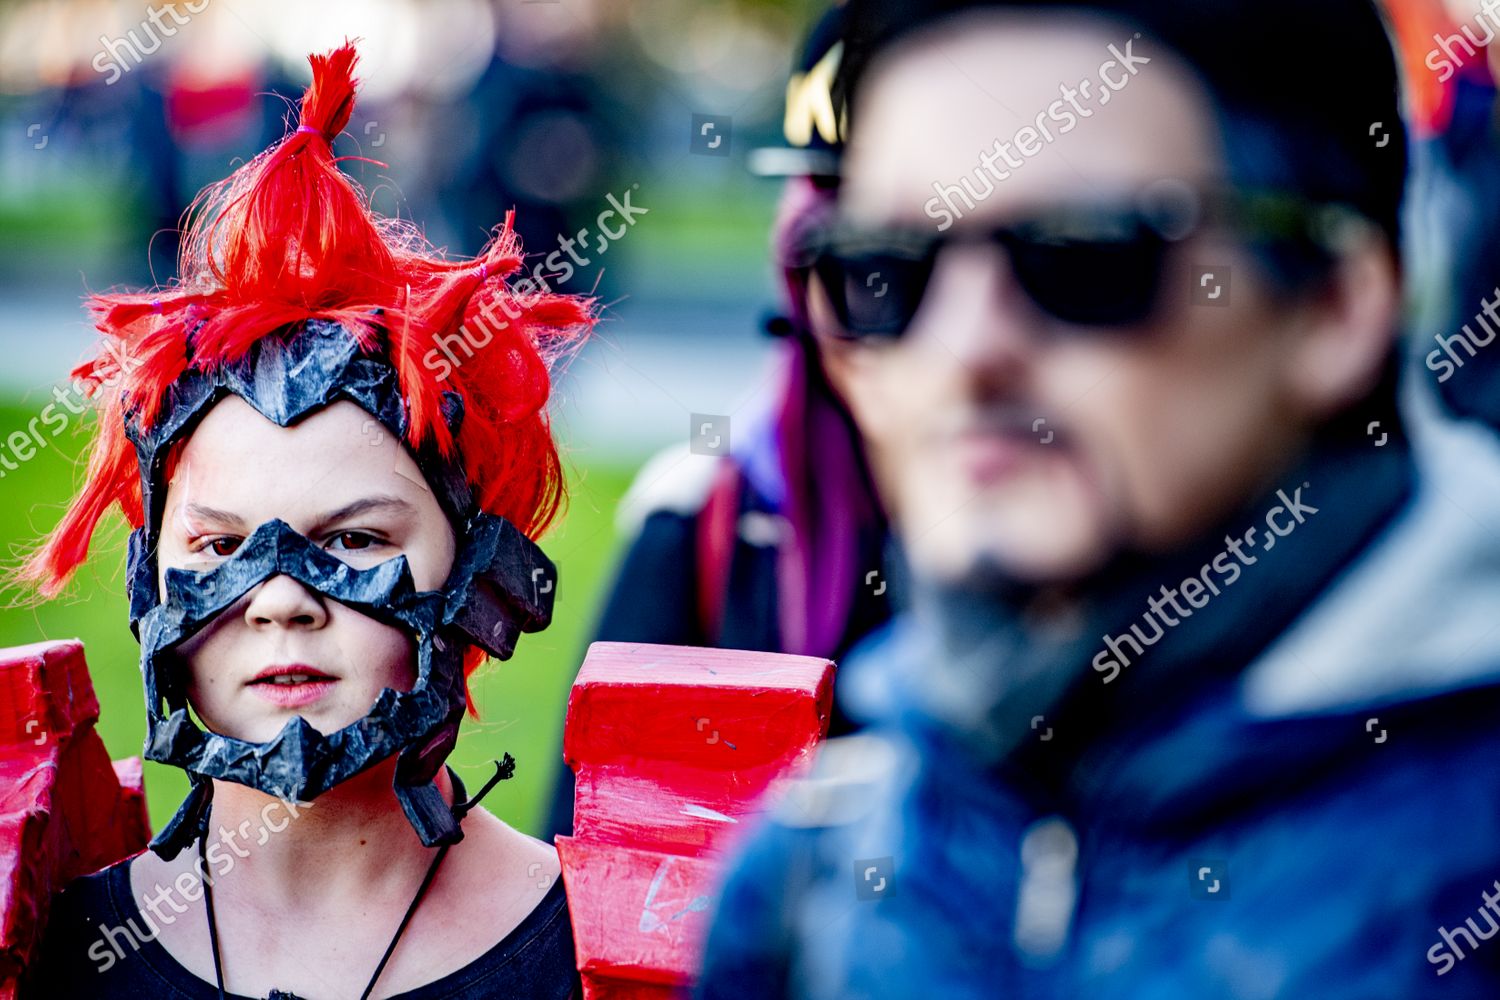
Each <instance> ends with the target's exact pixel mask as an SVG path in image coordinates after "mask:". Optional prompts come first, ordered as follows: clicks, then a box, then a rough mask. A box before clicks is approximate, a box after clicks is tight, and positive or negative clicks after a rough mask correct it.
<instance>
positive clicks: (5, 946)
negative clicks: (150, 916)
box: [0, 639, 151, 1000]
mask: <svg viewBox="0 0 1500 1000" xmlns="http://www.w3.org/2000/svg"><path fill="white" fill-rule="evenodd" d="M98 718H99V702H98V700H97V699H96V698H95V697H94V686H93V684H92V683H90V681H89V670H88V665H87V664H86V663H85V662H84V659H83V644H82V643H80V642H78V641H77V640H76V639H74V640H69V641H66V642H43V643H37V644H36V645H32V646H18V647H16V648H14V649H0V1000H13V998H14V997H15V994H16V987H17V978H18V977H19V975H20V971H21V969H22V968H23V967H24V966H25V964H26V962H27V960H29V959H30V958H31V956H32V954H33V953H34V951H35V949H36V945H37V942H38V939H39V938H40V936H41V933H42V931H43V929H44V928H45V927H46V922H47V908H48V905H49V904H50V902H51V900H52V895H53V893H55V892H57V891H58V890H60V889H61V888H62V887H63V886H64V885H66V884H67V883H68V882H69V881H70V880H72V879H73V878H76V877H77V876H79V875H85V874H88V873H89V872H94V871H98V870H99V869H101V868H104V867H105V866H107V865H110V864H113V863H114V862H116V861H119V860H120V859H121V858H125V857H129V856H130V855H132V854H135V853H137V852H139V851H141V850H143V849H144V848H145V846H146V842H147V841H148V840H149V839H150V837H151V828H150V821H149V820H148V819H147V817H146V800H145V795H144V794H143V792H142V787H141V761H140V758H138V757H132V758H130V759H129V760H123V761H115V762H114V763H111V762H110V759H109V754H108V753H106V752H105V750H104V743H103V742H102V741H101V740H100V739H99V734H98V733H96V732H95V731H94V723H95V722H96V721H98Z"/></svg>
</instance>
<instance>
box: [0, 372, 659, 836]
mask: <svg viewBox="0 0 1500 1000" xmlns="http://www.w3.org/2000/svg"><path fill="white" fill-rule="evenodd" d="M47 401H48V398H47V396H46V394H44V393H35V394H32V395H31V396H30V397H28V398H27V399H24V400H23V399H18V398H16V397H14V396H11V397H6V398H0V441H3V440H4V439H5V438H7V437H9V435H10V434H11V433H12V432H13V431H15V430H19V429H24V428H25V427H26V425H27V422H28V421H30V420H31V419H32V418H34V417H35V416H36V415H37V414H38V412H39V411H40V410H41V408H42V407H43V406H44V405H45V404H46V402H47ZM84 443H85V442H84V438H83V436H82V429H81V428H78V429H70V431H68V432H64V433H63V434H62V435H61V436H60V437H58V438H57V439H55V440H53V441H51V442H50V447H48V448H47V449H46V450H44V451H41V452H39V453H38V454H37V455H36V456H35V457H34V458H33V459H31V461H29V462H27V463H25V464H22V465H21V466H20V468H19V469H17V470H16V471H9V470H5V469H3V468H0V474H3V475H0V544H3V546H4V548H3V549H0V551H3V552H5V553H7V554H8V555H9V556H10V558H9V559H8V560H7V566H8V567H13V566H14V563H15V562H16V559H15V554H16V553H17V552H18V551H19V550H20V549H21V547H23V546H26V547H29V545H30V544H31V543H32V542H34V541H35V540H36V539H37V538H39V537H40V535H41V533H42V532H44V531H46V530H47V529H49V528H50V527H51V526H52V525H53V524H54V523H55V522H56V521H57V519H58V517H59V516H60V515H61V511H62V505H63V503H64V502H65V501H66V500H67V499H68V498H69V497H71V496H72V493H73V489H74V486H75V475H76V474H77V473H81V471H82V470H81V467H78V466H77V455H78V453H79V451H80V449H81V448H82V446H83V444H84ZM6 454H7V457H8V456H9V455H10V452H9V449H6ZM632 473H633V470H632V469H629V468H620V467H609V466H605V467H600V466H590V467H588V468H579V469H575V470H573V472H572V474H571V476H570V480H571V488H572V502H571V504H570V506H569V509H568V512H567V515H566V517H565V518H563V519H561V520H560V521H559V523H558V525H557V526H556V527H555V528H554V529H553V531H552V532H551V533H550V534H549V535H548V536H547V537H546V538H544V539H543V540H542V547H543V548H544V549H545V550H546V551H547V553H548V555H549V556H551V557H552V559H553V561H554V562H556V563H557V566H558V575H559V585H558V592H557V604H556V610H555V613H554V618H553V624H552V626H551V628H549V629H548V630H547V631H545V632H542V633H539V634H536V635H527V636H523V637H522V639H521V642H520V645H519V646H518V648H517V650H516V655H515V656H514V657H513V658H512V659H510V660H509V661H507V662H505V663H499V662H494V663H491V664H489V665H487V666H486V667H484V668H481V670H480V672H479V673H478V674H477V675H476V676H475V677H474V679H473V684H472V692H473V697H474V701H475V703H476V705H477V706H478V709H479V713H480V717H479V719H478V720H473V719H470V720H468V721H467V722H466V723H465V726H464V732H463V734H462V735H461V737H460V739H459V743H458V749H457V750H456V751H455V753H454V755H453V758H452V763H453V765H454V766H455V767H456V768H457V769H458V772H459V774H460V775H461V776H462V777H463V779H464V781H465V783H466V784H468V786H469V787H470V788H471V789H473V788H476V787H477V786H478V785H480V784H482V783H483V781H484V780H485V778H486V777H487V776H488V775H489V774H490V773H492V768H491V767H490V766H489V763H488V762H489V761H490V760H492V759H494V758H497V757H499V756H500V755H501V754H502V753H504V752H505V751H510V753H512V754H513V755H514V756H515V758H516V761H517V766H516V775H515V778H514V779H512V780H511V781H507V782H502V783H501V784H500V785H498V786H496V788H495V790H494V791H493V792H492V793H491V794H490V796H489V797H488V798H487V799H486V800H485V806H486V807H487V808H489V809H490V810H491V811H492V812H495V813H496V814H497V815H499V816H501V817H502V818H504V819H505V820H506V821H508V822H510V823H512V824H513V825H515V826H517V827H519V828H520V829H522V830H525V831H527V832H532V833H534V832H537V831H538V830H539V828H540V825H541V819H542V817H543V816H544V815H545V810H546V808H547V800H548V799H549V797H550V794H551V788H552V782H553V780H554V773H555V770H556V768H557V767H558V766H560V763H561V739H562V725H563V715H564V712H565V709H566V705H567V694H568V688H569V685H570V684H571V683H572V680H573V675H574V673H575V672H576V671H577V669H578V664H579V663H580V662H581V659H582V655H583V650H584V645H585V643H586V642H587V641H588V638H589V633H590V631H591V629H592V628H593V622H594V614H595V609H596V608H597V606H598V602H599V599H600V596H601V591H602V589H603V587H604V586H605V585H606V584H607V583H608V580H609V573H610V568H611V566H612V564H613V561H614V557H615V549H616V544H617V543H616V539H615V533H614V525H613V514H614V509H615V505H616V502H617V501H618V500H619V497H620V496H621V495H622V494H623V493H624V491H625V487H626V486H627V485H629V482H630V478H631V475H632ZM125 537H126V528H125V523H124V521H123V519H121V518H119V517H114V518H113V519H112V522H111V523H110V525H109V527H108V528H107V529H105V530H103V531H101V532H100V534H99V535H98V536H96V539H95V544H94V549H93V553H92V557H91V558H90V560H89V562H88V564H87V565H85V566H84V567H83V569H82V570H80V572H79V575H78V578H77V579H76V580H75V582H74V584H73V585H72V586H71V587H70V588H69V590H68V592H67V594H65V595H64V596H63V597H62V598H59V599H58V600H56V601H52V602H50V603H47V604H43V605H40V606H31V607H0V647H7V646H19V645H23V644H26V643H31V642H39V641H41V640H44V639H67V638H75V637H76V638H79V639H82V640H83V643H84V651H85V654H86V655H87V657H88V662H89V670H90V672H91V674H92V675H93V679H94V688H95V690H96V691H97V692H98V696H99V705H100V719H99V733H100V735H101V736H102V737H103V739H104V743H105V746H106V747H108V748H109V752H110V755H111V756H113V757H116V758H119V757H131V756H137V755H139V754H140V752H141V745H142V742H143V741H144V738H145V731H146V725H145V708H144V703H143V698H142V693H141V679H140V669H139V660H140V647H139V646H138V645H137V644H136V641H135V639H134V638H133V637H132V636H131V634H130V628H129V625H128V623H127V618H126V602H125V596H124V585H123V580H124V563H125ZM6 596H7V597H14V594H13V592H7V594H6ZM7 603H11V602H9V601H8V602H7ZM145 775H146V797H147V800H148V803H149V805H150V810H151V821H152V824H153V826H154V827H155V828H156V829H160V828H161V826H162V825H163V824H164V823H165V822H166V821H167V820H168V819H169V818H170V817H171V815H172V813H173V811H174V810H175V809H176V808H177V805H178V804H179V803H180V802H181V801H182V797H183V796H184V795H185V794H186V792H187V779H186V777H185V776H184V775H183V773H182V772H181V771H178V770H177V769H175V768H171V767H165V766H162V765H159V764H152V763H147V764H146V766H145Z"/></svg>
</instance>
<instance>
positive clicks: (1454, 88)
mask: <svg viewBox="0 0 1500 1000" xmlns="http://www.w3.org/2000/svg"><path fill="white" fill-rule="evenodd" d="M1385 5H1386V7H1387V9H1388V10H1389V11H1390V16H1391V22H1392V27H1393V29H1394V31H1395V34H1396V36H1397V38H1398V40H1399V42H1400V44H1401V50H1402V54H1403V56H1404V60H1403V61H1404V66H1405V79H1406V83H1407V103H1408V107H1409V109H1410V114H1411V118H1412V132H1413V140H1414V141H1413V143H1412V160H1413V168H1414V169H1413V185H1412V192H1411V207H1410V210H1409V218H1410V220H1411V230H1412V232H1411V235H1410V239H1409V245H1410V246H1411V247H1412V248H1413V250H1414V251H1415V252H1414V253H1413V254H1412V258H1413V264H1414V266H1413V269H1412V270H1413V274H1412V276H1411V277H1412V281H1413V283H1414V284H1415V287H1414V289H1413V294H1412V296H1411V298H1412V300H1413V305H1414V307H1415V308H1414V310H1413V313H1414V315H1413V321H1412V333H1413V336H1412V338H1411V350H1412V354H1413V357H1414V358H1415V361H1416V373H1417V374H1418V376H1419V377H1420V378H1421V379H1422V380H1423V381H1425V382H1427V383H1428V384H1429V385H1431V386H1434V387H1435V388H1436V390H1437V396H1438V398H1440V399H1441V400H1442V401H1443V402H1444V403H1445V404H1446V405H1447V406H1448V407H1449V409H1450V410H1451V411H1452V412H1454V413H1456V414H1459V415H1461V416H1465V417H1474V418H1477V419H1480V420H1483V421H1485V422H1487V423H1489V424H1490V425H1491V426H1500V351H1495V350H1494V347H1493V341H1494V340H1495V338H1496V337H1497V336H1500V318H1497V317H1496V315H1495V312H1494V310H1495V308H1496V306H1497V305H1500V101H1497V91H1496V88H1495V67H1496V65H1497V64H1500V63H1497V55H1496V53H1497V52H1500V46H1495V45H1494V44H1493V42H1494V39H1495V38H1496V37H1497V36H1500V8H1497V7H1496V5H1495V4H1494V3H1493V2H1488V0H1483V2H1482V0H1386V4H1385ZM1372 129H1373V136H1374V139H1375V141H1379V136H1380V130H1379V129H1375V128H1374V127H1373V125H1372Z"/></svg>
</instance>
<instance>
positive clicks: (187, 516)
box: [182, 503, 245, 534]
mask: <svg viewBox="0 0 1500 1000" xmlns="http://www.w3.org/2000/svg"><path fill="white" fill-rule="evenodd" d="M182 516H183V520H184V521H185V522H187V523H188V524H189V525H190V528H189V532H188V533H189V534H192V533H194V532H196V531H197V529H198V525H197V522H199V521H211V522H213V523H214V524H217V525H219V526H220V527H225V528H240V527H244V523H245V522H244V521H243V520H242V519H241V518H240V516H239V515H238V514H233V513H230V512H229V511H227V510H220V509H219V508H217V507H210V506H208V505H207V504H201V503H186V504H183V506H182Z"/></svg>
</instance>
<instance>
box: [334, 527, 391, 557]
mask: <svg viewBox="0 0 1500 1000" xmlns="http://www.w3.org/2000/svg"><path fill="white" fill-rule="evenodd" d="M378 544H380V539H378V538H376V537H375V536H374V535H368V534H366V533H364V532H363V531H341V532H339V533H338V534H337V535H334V536H333V541H332V544H331V545H330V546H329V547H330V548H333V549H339V550H342V551H345V552H358V551H360V550H362V549H368V548H370V547H371V546H372V545H378Z"/></svg>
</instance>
